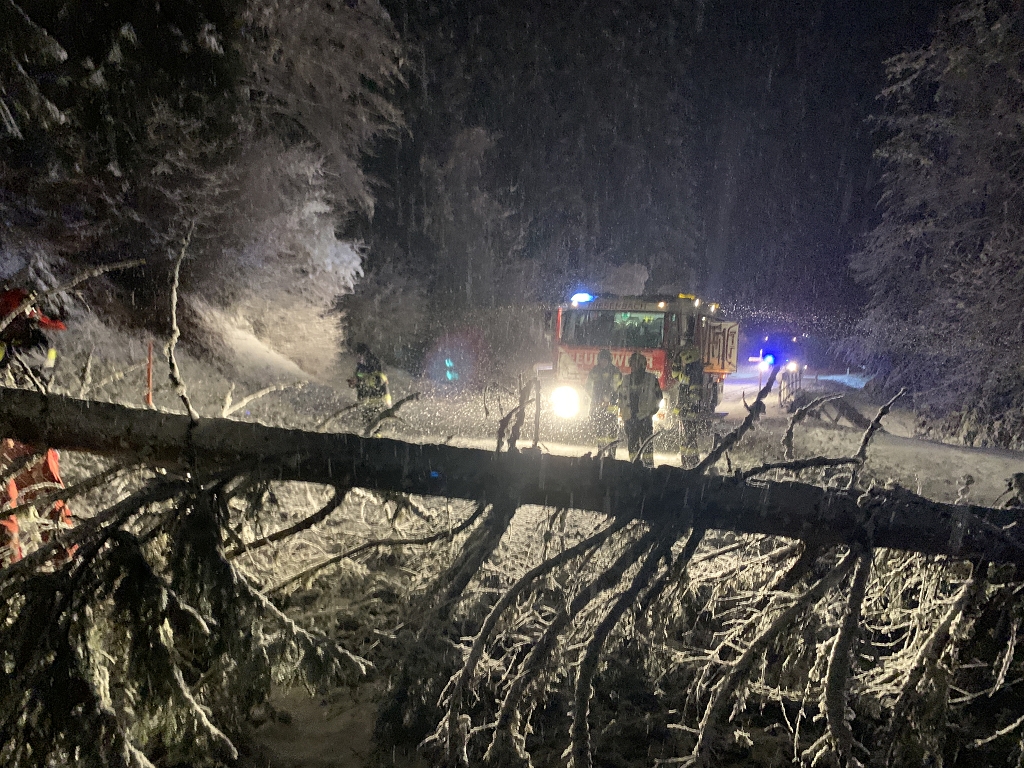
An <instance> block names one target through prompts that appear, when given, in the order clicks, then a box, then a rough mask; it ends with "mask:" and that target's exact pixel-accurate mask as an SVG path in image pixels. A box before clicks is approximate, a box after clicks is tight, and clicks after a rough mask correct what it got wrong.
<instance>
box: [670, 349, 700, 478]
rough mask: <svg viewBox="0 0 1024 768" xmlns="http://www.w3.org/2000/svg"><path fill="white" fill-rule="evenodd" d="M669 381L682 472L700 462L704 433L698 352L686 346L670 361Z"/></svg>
mask: <svg viewBox="0 0 1024 768" xmlns="http://www.w3.org/2000/svg"><path fill="white" fill-rule="evenodd" d="M672 378H673V379H675V380H676V382H677V383H678V386H677V388H676V406H675V408H674V409H673V410H674V411H675V413H676V414H677V415H678V417H679V458H680V460H681V461H682V465H683V469H690V468H692V467H695V466H697V464H698V463H699V461H700V445H699V443H700V437H701V435H702V434H703V433H704V432H705V430H706V429H707V424H706V421H707V419H706V415H705V413H704V408H703V404H704V364H703V363H702V362H701V357H700V350H699V349H697V347H696V346H695V345H693V344H688V345H687V346H685V347H683V348H682V349H681V350H679V354H678V355H676V358H675V359H674V360H673V361H672Z"/></svg>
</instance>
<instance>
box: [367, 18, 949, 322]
mask: <svg viewBox="0 0 1024 768" xmlns="http://www.w3.org/2000/svg"><path fill="white" fill-rule="evenodd" d="M387 6H388V8H389V10H390V11H391V14H392V17H393V18H394V20H395V23H396V26H397V28H398V30H399V33H400V36H401V38H402V41H403V43H404V45H405V47H406V56H407V61H406V68H405V76H406V78H407V82H408V90H407V91H406V92H405V94H404V98H403V99H402V107H403V111H404V113H405V116H406V122H407V125H408V129H409V130H408V131H407V132H404V133H402V134H400V135H397V136H395V137H394V138H393V139H389V140H388V141H387V142H386V143H385V145H384V146H382V147H381V148H380V150H379V153H378V156H377V158H376V159H375V161H374V163H373V167H374V173H375V175H376V176H377V177H378V178H379V179H380V180H381V181H382V182H383V183H382V186H381V188H380V189H379V191H378V205H377V208H376V215H375V218H374V220H373V223H372V226H369V227H367V228H365V229H363V230H362V231H363V233H364V234H365V236H366V237H367V239H368V241H369V242H370V243H371V244H372V249H371V251H372V254H373V256H372V259H379V260H380V261H381V262H386V263H389V264H396V263H397V264H399V265H402V266H403V267H406V268H407V269H410V270H412V271H413V272H415V273H417V274H421V275H425V276H426V277H428V278H431V279H433V280H434V281H435V282H436V284H437V285H438V287H440V288H441V289H442V291H443V292H444V293H445V294H446V296H447V297H450V298H451V299H454V300H455V301H456V302H459V303H465V304H468V305H470V306H473V305H488V304H491V303H494V302H497V303H501V301H502V300H503V299H504V298H505V297H507V296H513V297H519V296H526V297H528V298H537V297H543V298H546V299H550V298H553V297H558V298H560V297H561V292H562V291H563V290H564V289H565V288H566V287H568V286H569V284H571V283H573V282H574V281H578V280H586V279H591V278H593V277H594V276H595V275H596V274H599V273H600V272H601V271H602V269H603V268H605V266H606V265H607V264H608V263H613V264H614V263H632V262H637V263H640V264H642V265H644V266H646V267H647V268H648V270H649V272H650V274H651V281H650V282H649V283H648V288H652V289H658V288H679V289H689V290H694V289H696V290H701V291H704V292H710V293H711V294H713V295H715V296H716V297H718V298H724V299H732V300H740V301H744V302H746V303H750V302H752V301H753V302H757V303H783V302H789V303H791V304H795V305H796V306H798V307H803V306H809V307H814V306H818V307H820V306H830V305H834V304H835V303H836V302H837V300H838V301H840V302H841V303H844V304H849V303H850V301H851V298H854V299H855V297H856V291H855V290H852V289H853V283H852V281H851V280H850V279H849V277H848V272H847V269H846V258H847V254H848V253H849V252H850V251H851V250H853V249H854V247H855V246H856V238H857V237H858V235H860V234H861V233H862V232H864V231H865V230H866V229H867V227H868V226H869V224H870V221H871V218H872V216H873V215H874V212H873V206H874V203H875V199H876V194H877V191H876V189H875V185H874V182H875V179H874V176H873V174H872V162H871V153H872V151H873V141H874V140H873V137H872V136H871V131H870V128H869V127H868V126H867V125H866V123H865V119H866V118H867V117H868V115H869V114H870V113H871V111H872V110H873V108H874V106H875V103H874V100H875V96H876V94H877V92H878V90H879V89H880V87H881V86H882V84H883V66H882V62H883V60H884V59H885V58H887V57H888V56H890V55H892V54H894V53H896V52H899V51H901V50H905V49H908V48H911V47H915V46H918V45H920V44H922V43H923V42H924V41H925V40H926V39H927V34H928V28H929V25H930V24H931V22H932V21H933V19H934V15H935V12H936V6H935V4H930V3H929V4H921V3H910V2H899V3H884V4H883V3H858V2H845V3H838V4H837V3H826V2H810V3H799V4H794V3H786V2H771V3H761V2H740V3H734V2H708V3H678V2H677V3H654V2H640V3H636V2H628V3H627V2H620V1H619V0H595V1H593V2H581V3H579V4H577V5H575V6H574V7H573V8H572V10H566V9H565V8H564V6H562V5H561V4H552V3H546V2H526V3H515V4H509V3H502V2H486V1H485V2H472V3H465V2H458V1H452V2H431V3H409V2H402V1H401V0H394V1H393V2H388V3H387ZM552 294H555V296H552ZM448 300H449V299H448V298H446V302H447V301H448Z"/></svg>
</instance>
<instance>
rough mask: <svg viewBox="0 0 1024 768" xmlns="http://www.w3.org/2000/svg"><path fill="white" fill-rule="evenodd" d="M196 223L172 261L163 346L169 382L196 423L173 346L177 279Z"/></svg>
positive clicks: (196, 419) (194, 413)
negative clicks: (168, 325) (167, 334)
mask: <svg viewBox="0 0 1024 768" xmlns="http://www.w3.org/2000/svg"><path fill="white" fill-rule="evenodd" d="M195 228H196V224H195V222H194V221H193V222H192V223H191V224H190V225H189V228H188V233H187V234H186V235H185V239H184V240H183V241H182V243H181V251H180V252H179V253H178V258H177V260H175V262H174V273H173V279H172V281H171V337H170V338H169V339H168V340H167V346H166V347H164V352H165V353H166V355H167V365H168V368H169V371H168V373H169V375H170V378H171V384H173V385H174V391H175V392H177V393H178V397H180V398H181V402H182V403H184V404H185V410H186V411H187V412H188V417H189V419H191V420H192V423H193V424H196V423H198V421H199V414H198V413H196V410H195V408H193V407H192V401H191V400H189V398H188V390H187V389H186V388H185V382H184V380H182V378H181V371H179V370H178V361H177V360H175V358H174V347H175V346H176V345H177V343H178V339H179V338H180V337H181V331H180V330H179V329H178V281H179V278H180V276H181V262H183V261H184V260H185V254H186V253H187V252H188V244H189V242H191V240H192V233H193V232H194V231H195Z"/></svg>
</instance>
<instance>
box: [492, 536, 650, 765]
mask: <svg viewBox="0 0 1024 768" xmlns="http://www.w3.org/2000/svg"><path fill="white" fill-rule="evenodd" d="M657 537H658V533H657V532H654V531H648V532H647V533H645V534H644V535H643V536H641V537H640V538H639V539H637V540H636V541H635V542H634V543H633V544H632V545H631V546H630V547H628V548H627V549H626V550H625V551H623V552H622V554H620V555H619V557H618V558H616V560H615V562H614V563H612V565H610V566H609V567H608V568H606V569H605V570H604V571H602V572H601V574H600V575H598V576H597V577H596V578H595V579H593V580H592V581H591V582H590V583H589V584H588V585H587V586H585V587H584V588H582V589H581V590H580V591H579V592H578V593H577V594H576V596H575V597H574V598H573V600H572V602H571V603H570V604H569V605H568V606H563V607H562V608H561V610H559V612H558V613H557V614H556V615H555V617H554V618H553V619H552V620H551V622H550V623H549V624H548V626H547V628H546V629H545V630H544V632H543V634H542V635H541V636H540V639H539V640H537V642H536V643H534V644H533V648H531V649H530V652H529V654H527V656H526V658H525V659H524V660H523V663H522V666H521V667H520V669H519V673H518V674H517V675H516V676H515V678H514V679H513V680H512V684H511V685H510V686H509V689H508V692H507V693H506V694H505V698H504V699H503V700H502V702H501V708H500V709H499V711H498V720H497V724H496V725H495V729H494V735H493V737H492V738H491V744H490V746H489V747H488V748H487V752H486V754H485V755H484V763H485V765H488V766H504V765H507V764H509V763H510V758H511V757H512V756H513V755H517V756H520V757H521V756H522V755H523V751H522V745H523V742H524V738H523V736H522V733H521V729H520V722H519V720H520V713H519V709H520V706H521V704H522V702H523V698H524V697H525V696H526V694H527V692H528V691H529V690H530V687H531V686H532V685H533V682H534V680H536V679H537V677H538V676H539V675H540V674H541V672H542V671H543V669H544V665H545V664H546V663H547V660H548V657H549V656H550V655H551V652H552V651H553V650H554V647H555V643H556V641H557V640H558V637H559V636H560V635H561V633H562V631H563V630H564V629H565V628H566V626H568V624H569V622H570V621H571V620H572V618H573V617H575V616H576V615H577V614H578V613H579V612H580V611H582V610H583V609H584V608H586V607H587V606H588V605H589V604H590V603H591V602H592V601H593V600H594V599H595V598H596V597H597V596H598V595H600V594H601V593H602V592H604V591H605V590H607V589H611V588H612V587H614V586H615V585H616V584H618V583H619V580H620V579H621V578H622V576H623V574H624V573H625V572H626V571H627V570H629V569H630V568H631V567H632V566H633V565H634V564H635V563H636V562H637V561H638V560H639V559H640V558H642V557H643V556H644V555H645V554H646V552H647V551H648V550H649V549H650V548H651V546H652V545H654V543H655V540H656V539H657Z"/></svg>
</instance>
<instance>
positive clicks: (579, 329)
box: [561, 309, 665, 349]
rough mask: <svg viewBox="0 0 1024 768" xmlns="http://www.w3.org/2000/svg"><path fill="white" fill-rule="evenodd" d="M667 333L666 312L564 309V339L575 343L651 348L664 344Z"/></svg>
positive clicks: (577, 344)
mask: <svg viewBox="0 0 1024 768" xmlns="http://www.w3.org/2000/svg"><path fill="white" fill-rule="evenodd" d="M664 335H665V313H664V312H618V311H616V312H613V311H611V310H601V309H569V310H565V311H564V312H563V313H562V334H561V339H562V343H563V344H569V345H571V346H574V347H642V348H647V349H650V348H655V347H660V346H661V341H662V339H663V338H664Z"/></svg>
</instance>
